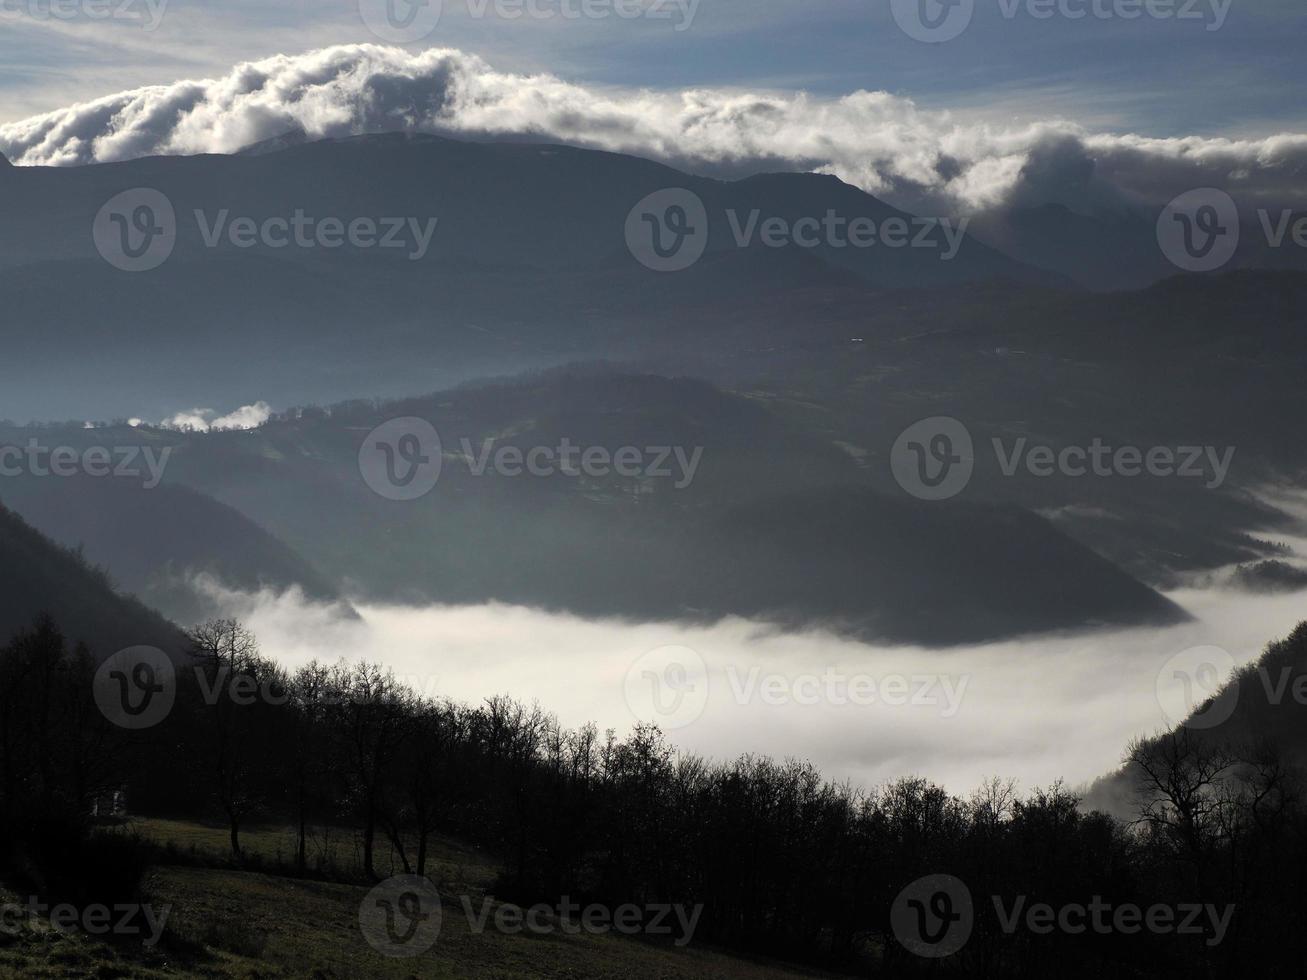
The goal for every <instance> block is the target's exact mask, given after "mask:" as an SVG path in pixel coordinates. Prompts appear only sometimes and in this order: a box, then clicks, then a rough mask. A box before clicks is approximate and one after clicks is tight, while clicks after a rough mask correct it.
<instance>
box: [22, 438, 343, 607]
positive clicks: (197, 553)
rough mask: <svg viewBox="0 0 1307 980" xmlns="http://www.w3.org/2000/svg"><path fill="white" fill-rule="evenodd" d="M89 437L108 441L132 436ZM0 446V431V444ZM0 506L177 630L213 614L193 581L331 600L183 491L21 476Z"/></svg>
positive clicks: (219, 510)
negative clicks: (293, 591)
mask: <svg viewBox="0 0 1307 980" xmlns="http://www.w3.org/2000/svg"><path fill="white" fill-rule="evenodd" d="M98 431H99V435H100V436H101V437H105V438H108V439H110V440H118V441H123V440H125V439H126V438H127V437H128V436H129V435H131V434H133V433H129V432H127V431H118V432H115V431H114V430H109V429H104V430H98ZM11 435H12V433H11ZM136 438H137V439H139V438H140V436H139V435H136ZM4 441H5V433H4V432H3V431H0V444H3V443H4ZM0 500H3V501H4V502H5V503H7V504H8V506H9V507H10V508H11V509H13V510H14V511H16V512H17V513H19V514H21V515H22V516H23V518H24V519H25V520H26V521H27V522H28V523H29V524H31V525H32V526H33V527H35V528H36V529H37V530H39V531H41V532H42V533H43V534H46V535H47V536H49V537H50V538H51V539H52V540H54V541H56V542H58V543H60V544H62V545H64V546H66V547H69V548H77V549H79V550H80V551H81V553H82V554H83V555H84V556H85V558H86V560H87V561H88V562H90V563H91V564H92V565H95V566H96V567H98V568H102V569H104V570H105V571H106V572H107V573H108V575H109V578H110V579H111V580H112V582H113V583H114V585H115V586H116V587H117V588H119V589H122V590H124V591H126V592H130V593H132V594H133V595H136V596H138V597H139V598H140V599H141V600H142V601H144V602H146V603H147V604H149V605H150V606H151V607H152V608H154V609H157V610H159V611H160V612H162V613H163V614H164V615H166V616H168V617H169V618H170V619H172V620H173V621H175V622H178V623H182V624H185V625H190V624H193V623H197V622H200V621H202V620H205V619H208V618H210V617H212V616H214V615H217V614H218V613H219V612H220V609H219V608H218V606H216V605H215V604H214V603H213V602H210V601H208V600H207V599H206V597H205V596H204V595H202V594H201V593H200V592H199V591H197V589H196V588H195V587H194V586H193V579H194V577H195V576H199V575H204V576H209V577H211V578H212V579H213V580H214V581H216V582H217V583H219V584H221V585H222V586H225V587H227V588H234V589H241V590H244V591H258V590H261V589H271V590H273V591H275V592H283V591H285V590H286V589H289V588H292V587H298V588H299V589H301V590H302V591H303V592H304V594H305V595H306V596H307V597H308V598H309V599H312V600H314V601H317V602H337V601H339V600H340V598H341V597H340V593H339V590H338V589H337V588H336V587H335V585H334V584H333V583H332V582H331V580H330V579H328V578H327V577H326V576H324V575H322V574H321V573H320V572H318V571H317V570H316V569H314V568H312V567H311V566H310V565H309V564H308V562H306V561H305V560H304V559H303V558H301V557H300V556H299V555H298V554H296V553H295V552H293V551H292V550H291V549H290V548H288V547H287V546H286V545H285V544H283V543H282V542H280V541H278V540H277V539H276V538H275V537H273V536H272V535H271V534H269V533H268V532H267V531H265V530H263V528H261V527H259V526H258V525H256V524H254V523H253V522H252V521H250V520H249V519H248V518H246V517H244V516H243V515H241V514H240V513H239V512H237V511H236V510H234V509H233V508H231V507H227V506H225V505H223V504H220V503H218V502H217V501H215V500H213V499H212V498H210V497H208V496H206V495H204V494H202V493H200V492H198V491H196V490H192V489H190V488H189V487H183V486H172V485H168V484H163V485H160V486H157V487H150V488H148V489H146V488H145V487H144V486H142V485H141V483H140V482H138V481H131V480H123V479H103V478H92V477H88V476H77V477H71V478H58V479H50V478H37V477H31V476H26V477H15V478H9V479H6V480H5V481H4V484H3V486H2V487H0ZM346 608H347V607H346Z"/></svg>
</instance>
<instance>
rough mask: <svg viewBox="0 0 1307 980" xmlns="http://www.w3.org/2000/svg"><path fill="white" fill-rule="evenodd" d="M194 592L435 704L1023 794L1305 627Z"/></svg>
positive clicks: (1097, 757) (1289, 607)
mask: <svg viewBox="0 0 1307 980" xmlns="http://www.w3.org/2000/svg"><path fill="white" fill-rule="evenodd" d="M201 584H202V587H203V588H204V590H205V591H206V592H207V593H209V595H210V596H211V597H212V598H215V599H217V600H219V601H220V604H221V608H222V609H223V610H224V614H226V615H230V616H235V617H237V618H240V619H241V620H243V621H244V622H245V623H246V624H247V625H249V626H250V627H251V628H252V629H254V631H255V632H256V633H257V635H258V637H259V639H260V641H261V644H262V647H263V651H264V652H265V653H267V654H269V655H271V656H273V657H275V658H276V659H277V660H279V661H280V662H282V663H283V664H285V665H286V666H288V667H291V668H294V667H297V666H299V665H301V664H304V663H306V662H308V661H310V660H313V659H315V658H316V659H318V660H323V661H334V660H337V659H339V658H345V659H347V660H355V659H367V660H371V661H377V662H380V663H383V664H385V665H387V666H389V667H391V668H393V670H394V671H395V673H396V674H397V675H400V676H401V677H402V678H404V680H406V681H407V682H408V683H409V684H410V685H411V686H412V687H414V688H415V689H417V690H419V691H421V692H423V693H425V694H428V695H431V696H437V697H449V698H452V699H455V700H458V701H463V702H467V703H477V702H480V701H481V700H483V699H485V698H487V697H490V696H492V695H495V694H508V695H511V696H512V697H514V698H517V699H519V700H522V701H526V702H531V701H538V702H539V703H540V705H541V706H542V707H543V708H544V709H545V710H547V711H549V712H552V713H554V714H556V715H557V716H558V718H559V720H560V721H561V722H562V723H563V724H564V725H566V726H568V727H575V726H579V725H581V724H584V723H585V722H587V721H593V722H596V723H597V724H598V725H599V727H600V728H601V729H604V728H614V729H617V730H618V732H619V733H625V732H626V731H628V730H629V729H630V728H631V727H632V726H633V725H634V724H636V722H637V721H641V720H645V721H658V722H660V723H661V724H662V726H663V728H664V730H666V731H667V733H668V736H669V738H670V740H671V741H672V742H673V743H674V744H675V745H677V746H678V747H679V748H681V749H683V750H688V751H691V752H696V753H699V754H702V755H705V756H709V757H712V758H717V759H727V758H732V757H735V756H738V755H741V754H744V753H753V754H761V755H771V756H775V757H778V758H783V757H798V758H803V759H807V760H810V761H811V762H812V763H814V764H815V765H816V766H818V767H819V768H820V769H821V770H822V771H823V772H824V773H825V774H826V775H827V776H828V777H831V778H834V779H844V778H847V779H850V780H852V781H853V782H855V783H857V784H861V785H865V786H868V787H870V786H874V785H876V784H878V783H880V782H882V781H884V780H886V779H890V778H894V777H898V776H904V775H914V774H915V775H921V776H925V777H927V778H930V779H932V780H934V781H936V782H939V783H942V784H943V785H945V786H946V787H947V788H949V789H950V790H952V791H954V792H958V793H963V792H969V791H970V790H971V789H973V788H974V787H976V786H977V785H979V784H980V782H981V781H982V780H984V779H985V778H987V777H989V776H1002V777H1005V778H1006V777H1012V778H1015V779H1016V780H1017V781H1018V782H1019V784H1020V785H1021V786H1023V787H1025V788H1030V787H1032V786H1036V785H1047V784H1049V783H1051V782H1053V781H1054V780H1057V779H1059V778H1060V779H1065V780H1066V782H1067V783H1068V784H1070V785H1072V786H1080V785H1082V784H1085V783H1087V782H1089V781H1091V780H1092V779H1094V778H1095V777H1097V776H1099V775H1102V774H1104V773H1106V772H1108V771H1110V770H1112V769H1114V768H1115V767H1116V766H1117V765H1118V764H1119V762H1120V761H1121V757H1122V754H1123V752H1124V749H1125V746H1126V744H1127V742H1128V741H1129V740H1130V739H1131V738H1132V737H1134V736H1136V735H1142V734H1151V733H1153V732H1155V731H1157V730H1159V729H1161V728H1163V727H1169V726H1170V725H1171V724H1174V723H1175V722H1176V721H1178V720H1179V719H1178V718H1177V717H1173V715H1175V714H1176V711H1175V708H1174V705H1175V704H1177V703H1187V701H1186V700H1185V698H1186V697H1187V696H1189V695H1190V694H1191V693H1192V691H1193V690H1194V688H1193V686H1192V684H1193V679H1192V678H1186V677H1181V676H1180V673H1179V672H1178V671H1176V670H1175V669H1174V665H1171V664H1169V663H1168V661H1170V660H1171V659H1172V658H1173V657H1176V656H1177V655H1178V654H1181V653H1182V652H1184V651H1186V650H1189V649H1191V648H1195V647H1212V646H1214V647H1220V648H1223V649H1224V650H1226V651H1228V652H1229V653H1230V654H1231V656H1232V657H1233V661H1234V662H1235V663H1237V664H1240V665H1242V664H1244V663H1247V662H1248V661H1250V660H1253V659H1255V658H1256V657H1257V656H1258V655H1259V654H1260V652H1261V651H1262V649H1263V648H1264V647H1265V646H1266V644H1267V643H1268V642H1269V641H1271V640H1273V639H1276V638H1278V637H1281V636H1283V635H1284V634H1286V633H1287V632H1288V631H1289V630H1290V629H1291V628H1292V627H1293V626H1294V625H1295V624H1296V623H1298V622H1299V621H1301V620H1303V619H1307V592H1304V593H1298V594H1291V595H1250V594H1244V593H1239V592H1234V591H1220V590H1199V589H1186V590H1181V591H1177V592H1172V593H1169V595H1170V597H1171V598H1172V599H1174V600H1175V601H1176V602H1178V603H1179V604H1180V605H1181V606H1183V607H1184V608H1185V609H1187V610H1188V611H1189V612H1190V613H1191V614H1193V616H1194V617H1195V619H1194V621H1193V622H1189V623H1185V624H1182V625H1178V626H1171V627H1165V628H1152V629H1129V630H1114V631H1110V632H1108V631H1101V632H1099V631H1095V632H1086V633H1079V634H1075V635H1049V636H1040V637H1034V638H1025V639H1020V640H1014V641H1007V642H999V643H990V644H985V645H980V646H972V647H954V648H949V649H946V650H936V649H923V648H919V647H892V646H877V645H868V644H864V643H859V642H854V641H851V640H848V639H844V638H841V637H838V636H834V635H831V634H829V633H824V632H807V633H790V634H785V633H777V632H775V631H773V630H770V629H769V628H766V627H762V626H759V625H758V624H755V623H750V622H745V621H742V620H728V621H724V622H722V623H719V624H717V625H715V626H710V627H698V626H687V625H680V624H632V623H625V622H618V621H598V622H596V621H588V620H584V619H579V618H576V617H574V616H569V615H561V614H554V613H547V612H542V611H538V610H532V609H525V608H520V607H510V606H501V605H486V606H475V607H444V606H431V607H425V608H410V607H398V606H369V605H361V606H356V608H357V609H358V612H359V614H360V617H361V618H359V619H353V618H347V617H343V616H341V615H340V614H339V611H338V610H337V609H334V608H332V607H330V606H323V605H315V604H311V603H308V602H306V601H305V600H304V599H303V597H302V596H300V595H298V594H296V593H295V592H290V593H285V594H282V595H273V594H271V593H259V594H249V593H237V592H230V591H226V590H223V589H222V588H221V587H219V586H217V585H216V584H215V583H213V582H212V581H207V582H203V583H201ZM668 647H672V648H676V649H673V650H672V651H670V652H668V651H665V650H664V648H668ZM679 648H689V650H690V651H693V653H690V652H686V651H685V650H683V649H679ZM651 651H657V652H654V653H652V654H651ZM696 653H697V655H698V656H699V657H701V658H702V663H703V669H704V670H706V676H707V685H706V700H705V698H704V696H703V692H704V687H703V686H702V685H701V684H700V683H699V682H700V680H701V678H702V676H703V675H702V674H700V673H699V671H698V668H697V666H696V665H697V663H698V661H697V660H696V659H695V654H696ZM678 664H679V665H681V666H678ZM682 666H683V667H684V668H685V669H684V670H682V669H681V667H682ZM755 668H756V669H755ZM1164 668H1165V669H1164ZM1226 673H1228V671H1227V672H1226ZM1159 677H1160V680H1159ZM651 678H656V679H658V680H660V681H662V682H663V683H664V685H665V686H664V688H663V689H662V691H661V695H662V701H661V702H660V703H661V704H662V705H663V707H664V708H665V709H667V713H665V714H662V715H659V714H657V713H656V712H655V711H654V709H653V708H652V705H653V703H654V702H653V700H652V697H653V695H652V694H649V693H647V692H648V682H649V681H650V679H651ZM1224 679H1225V677H1224V676H1222V677H1220V678H1219V680H1220V681H1224ZM1186 683H1189V684H1190V685H1191V686H1190V689H1188V690H1185V689H1183V688H1182V685H1184V684H1186ZM1208 683H1210V679H1209V680H1208ZM1159 684H1160V685H1161V691H1162V693H1161V696H1160V697H1159ZM678 685H679V687H678ZM1197 690H1199V691H1201V686H1200V687H1199V688H1197ZM678 691H679V693H680V697H677V696H676V694H677V692H678ZM633 692H634V693H633ZM641 692H646V693H645V694H644V695H643V696H642V695H641ZM1200 700H1201V698H1200ZM1163 703H1166V704H1167V705H1168V706H1170V707H1171V708H1172V710H1171V715H1168V714H1167V713H1166V711H1164V709H1163V707H1162V705H1163ZM637 713H639V715H640V716H639V717H637Z"/></svg>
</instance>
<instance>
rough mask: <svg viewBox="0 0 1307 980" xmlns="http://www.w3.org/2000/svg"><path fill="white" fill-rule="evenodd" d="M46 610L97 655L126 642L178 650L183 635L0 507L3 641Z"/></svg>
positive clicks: (0, 628)
mask: <svg viewBox="0 0 1307 980" xmlns="http://www.w3.org/2000/svg"><path fill="white" fill-rule="evenodd" d="M41 613H48V614H49V615H51V616H52V617H54V619H55V621H56V622H57V623H58V624H59V626H60V627H61V628H62V629H63V631H64V633H65V635H66V636H67V637H68V638H69V640H70V641H72V642H74V643H77V642H84V643H86V645H87V646H88V647H89V649H90V651H91V653H92V654H93V655H94V656H95V657H97V658H99V659H103V658H105V657H108V656H111V655H112V654H113V653H115V652H116V651H118V650H121V649H124V648H126V647H131V646H156V647H159V648H160V649H162V650H165V651H168V652H170V653H180V652H181V651H182V650H183V649H184V648H185V639H184V637H183V636H182V635H181V633H180V631H179V630H178V629H177V627H176V626H174V625H173V624H172V623H170V622H168V621H167V620H166V619H164V618H163V617H162V616H160V615H159V614H158V613H156V612H154V611H153V610H151V609H149V608H148V607H146V606H144V605H142V604H141V603H140V602H138V601H136V600H135V599H132V598H129V597H125V596H123V595H120V594H119V593H118V592H116V591H115V590H114V589H113V587H112V586H111V585H110V582H109V579H108V578H107V577H106V576H105V575H104V574H103V573H102V572H100V571H99V570H97V569H95V568H94V567H92V566H91V565H88V564H87V562H86V561H85V560H84V559H83V558H82V557H81V556H79V555H78V554H77V553H76V552H73V551H69V550H67V549H64V548H61V547H59V546H58V545H56V544H55V543H54V542H53V541H51V540H50V539H49V538H47V537H45V536H44V535H42V534H41V533H40V532H39V531H36V530H34V529H33V528H32V527H30V526H29V525H28V524H27V523H26V522H24V521H23V519H22V518H20V517H19V516H18V515H16V514H14V513H13V512H12V511H10V510H8V509H7V508H6V507H4V506H3V505H0V638H3V641H7V640H8V639H9V637H10V636H11V635H13V634H14V633H15V632H17V631H18V630H20V629H25V628H27V627H29V626H31V625H32V621H33V619H34V618H35V617H36V616H38V615H40V614H41Z"/></svg>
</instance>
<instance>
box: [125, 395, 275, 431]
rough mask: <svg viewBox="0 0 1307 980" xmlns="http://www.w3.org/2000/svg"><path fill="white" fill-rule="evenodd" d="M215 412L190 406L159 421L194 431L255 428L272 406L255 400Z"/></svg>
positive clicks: (168, 427)
mask: <svg viewBox="0 0 1307 980" xmlns="http://www.w3.org/2000/svg"><path fill="white" fill-rule="evenodd" d="M215 414H217V413H215V412H214V410H213V409H211V408H192V409H190V410H189V411H185V412H178V413H177V414H176V415H174V416H172V417H171V418H168V419H165V420H164V421H163V422H161V423H159V425H160V427H161V428H165V429H184V430H191V431H195V432H225V431H228V430H230V429H257V428H258V427H259V426H261V425H262V424H263V423H264V422H266V421H268V417H269V416H270V415H272V406H270V405H269V404H268V403H267V402H263V401H260V402H255V403H254V404H253V405H242V406H241V407H240V408H238V409H236V411H234V412H231V413H229V414H227V415H220V416H218V417H217V418H214V415H215ZM139 421H140V420H139V419H132V424H137V423H139Z"/></svg>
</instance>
